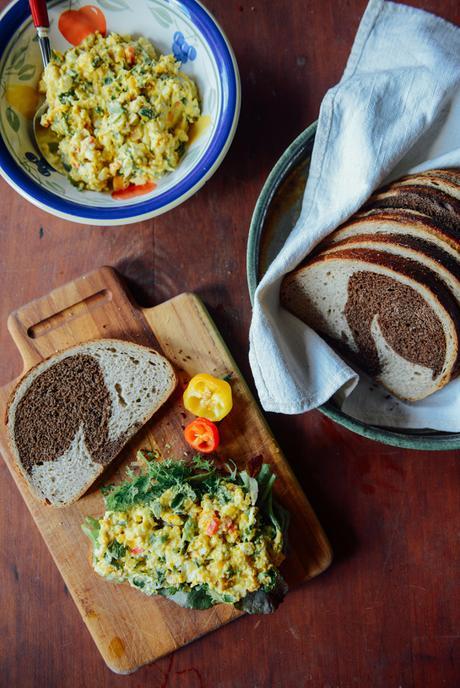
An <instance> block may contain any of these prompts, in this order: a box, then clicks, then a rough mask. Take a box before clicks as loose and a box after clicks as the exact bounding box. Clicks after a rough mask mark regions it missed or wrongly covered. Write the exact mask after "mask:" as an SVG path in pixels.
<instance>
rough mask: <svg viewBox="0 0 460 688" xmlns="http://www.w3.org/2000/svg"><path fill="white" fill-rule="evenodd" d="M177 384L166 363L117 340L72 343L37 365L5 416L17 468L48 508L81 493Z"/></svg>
mask: <svg viewBox="0 0 460 688" xmlns="http://www.w3.org/2000/svg"><path fill="white" fill-rule="evenodd" d="M175 386H176V375H175V373H174V370H173V368H172V366H171V364H170V363H169V361H168V360H167V359H166V358H164V356H161V355H160V354H159V353H158V352H156V351H154V350H153V349H149V348H147V347H144V346H139V345H138V344H132V343H128V342H123V341H120V340H117V339H104V340H97V341H92V342H87V343H85V344H81V345H78V346H74V347H72V348H70V349H66V350H65V351H61V352H60V353H58V354H56V355H54V356H51V357H50V358H48V359H47V360H45V361H43V362H41V363H39V364H38V365H36V366H35V367H34V368H32V370H30V371H29V372H28V373H26V375H25V376H24V377H23V378H22V379H21V380H20V381H19V382H18V384H17V385H16V387H15V388H14V389H13V391H12V393H11V396H10V399H9V403H8V408H7V414H6V424H7V432H8V437H9V442H10V445H11V450H12V453H13V456H14V459H15V462H16V466H17V468H18V470H19V472H20V473H21V475H22V476H23V477H24V478H25V480H26V481H27V482H28V484H29V486H30V488H31V490H32V492H33V493H34V494H35V495H36V496H37V497H38V498H39V499H41V500H43V501H46V502H47V503H49V504H51V505H53V506H64V505H66V504H70V503H72V502H74V501H76V500H77V499H78V498H79V497H81V495H83V494H84V493H85V492H86V490H87V489H88V488H89V487H90V485H91V484H92V483H93V482H94V480H95V479H96V478H97V477H98V476H99V475H100V474H101V473H102V472H103V470H104V468H105V467H106V466H107V465H108V464H109V463H110V462H111V461H112V460H113V459H114V458H115V457H116V456H117V454H118V453H119V452H120V451H121V449H122V448H123V447H124V445H125V444H126V443H127V442H128V440H129V439H131V437H132V436H133V435H134V434H135V433H136V432H137V430H138V429H139V428H140V427H141V426H142V425H144V423H145V422H146V421H147V420H148V419H149V418H150V417H151V416H152V415H153V414H154V413H155V411H157V409H158V408H160V406H161V405H162V404H163V403H164V402H165V401H166V399H167V398H168V397H169V396H170V394H171V393H172V391H173V390H174V388H175Z"/></svg>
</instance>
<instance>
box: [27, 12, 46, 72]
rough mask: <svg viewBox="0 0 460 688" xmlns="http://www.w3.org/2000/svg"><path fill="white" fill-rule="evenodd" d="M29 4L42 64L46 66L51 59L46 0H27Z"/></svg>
mask: <svg viewBox="0 0 460 688" xmlns="http://www.w3.org/2000/svg"><path fill="white" fill-rule="evenodd" d="M29 5H30V11H31V13H32V20H33V22H34V26H35V28H36V29H37V34H38V43H39V45H40V52H41V54H42V60H43V64H44V65H45V67H46V65H47V64H48V62H49V61H50V59H51V47H50V40H49V26H50V21H49V18H48V8H47V6H46V0H29Z"/></svg>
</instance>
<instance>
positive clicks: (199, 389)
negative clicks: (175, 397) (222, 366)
mask: <svg viewBox="0 0 460 688" xmlns="http://www.w3.org/2000/svg"><path fill="white" fill-rule="evenodd" d="M184 406H185V408H186V409H187V411H190V412H191V413H194V414H195V416H200V417H202V418H207V419H208V420H212V421H214V422H216V421H219V420H222V418H225V416H226V415H227V414H228V413H230V411H231V410H232V406H233V400H232V388H231V387H230V385H229V384H228V382H227V381H226V380H221V379H220V378H218V377H214V376H213V375H208V373H199V374H198V375H195V376H194V377H192V379H191V380H190V382H189V383H188V385H187V389H186V390H185V392H184Z"/></svg>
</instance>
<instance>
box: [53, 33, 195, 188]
mask: <svg viewBox="0 0 460 688" xmlns="http://www.w3.org/2000/svg"><path fill="white" fill-rule="evenodd" d="M179 66H180V63H178V62H176V61H175V59H174V57H173V55H160V56H157V54H156V51H155V48H154V47H153V45H152V44H151V43H150V42H149V41H148V40H147V39H145V38H138V39H131V38H130V37H129V36H125V37H122V36H119V35H118V34H115V33H112V34H110V35H109V36H107V37H104V36H102V35H101V34H100V33H95V34H91V35H89V36H87V38H85V40H84V41H83V42H82V43H81V44H80V45H78V46H76V47H75V48H71V49H70V50H67V51H66V52H65V53H64V54H62V53H59V52H55V51H53V55H52V58H51V62H50V63H49V65H48V66H47V67H46V69H45V71H44V74H43V78H42V81H41V84H40V90H41V91H42V92H45V93H46V98H47V101H48V105H49V108H48V110H47V112H46V113H45V114H44V115H43V117H42V120H41V124H42V126H43V127H50V128H51V129H52V130H53V131H54V132H55V134H57V136H58V137H59V148H58V155H59V156H60V158H61V160H62V164H63V165H64V167H65V170H66V171H67V173H68V175H69V178H70V180H71V181H72V183H74V184H75V185H76V186H77V187H79V188H81V189H91V190H93V191H112V190H115V191H120V190H122V189H124V188H126V187H128V186H129V185H131V184H135V185H142V184H146V183H147V182H149V181H152V180H154V179H155V178H158V177H160V176H162V175H163V174H165V173H167V172H171V171H172V170H174V168H175V167H177V165H178V164H179V162H180V159H181V157H182V155H183V153H184V150H185V145H186V143H187V141H188V130H189V127H190V125H191V123H193V122H194V121H196V120H197V119H198V117H199V116H200V105H199V98H198V92H197V88H196V85H195V83H194V82H193V81H192V80H191V79H190V78H189V77H188V76H187V75H186V74H184V73H183V72H181V71H180V69H179Z"/></svg>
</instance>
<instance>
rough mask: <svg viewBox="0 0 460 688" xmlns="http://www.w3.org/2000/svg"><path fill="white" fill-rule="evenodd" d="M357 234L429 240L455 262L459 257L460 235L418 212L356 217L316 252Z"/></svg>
mask: <svg viewBox="0 0 460 688" xmlns="http://www.w3.org/2000/svg"><path fill="white" fill-rule="evenodd" d="M358 234H374V235H385V234H386V235H388V234H391V235H394V234H404V235H406V236H411V237H414V238H417V239H423V240H425V241H430V242H431V243H433V244H435V245H436V246H438V247H439V248H440V249H442V250H444V251H445V252H446V253H448V254H449V255H450V256H451V257H452V258H453V259H454V260H458V258H459V256H460V233H459V232H456V231H454V230H452V229H450V228H449V227H445V226H444V225H443V224H442V223H440V222H435V221H434V220H430V219H429V218H427V217H424V216H422V215H419V214H418V213H413V212H407V211H402V210H401V211H397V210H380V211H374V212H371V213H369V214H367V215H360V216H357V217H356V218H355V219H351V220H349V221H348V222H346V223H345V224H344V225H342V226H341V227H339V228H338V229H336V230H335V232H333V233H332V234H330V235H329V236H328V237H327V238H326V240H325V241H324V242H323V243H322V244H320V245H319V246H318V248H317V250H319V251H321V250H323V249H324V248H326V247H328V246H330V245H331V244H335V243H337V242H339V241H342V240H343V239H347V238H349V237H354V236H357V235H358Z"/></svg>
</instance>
